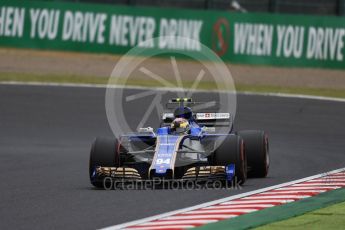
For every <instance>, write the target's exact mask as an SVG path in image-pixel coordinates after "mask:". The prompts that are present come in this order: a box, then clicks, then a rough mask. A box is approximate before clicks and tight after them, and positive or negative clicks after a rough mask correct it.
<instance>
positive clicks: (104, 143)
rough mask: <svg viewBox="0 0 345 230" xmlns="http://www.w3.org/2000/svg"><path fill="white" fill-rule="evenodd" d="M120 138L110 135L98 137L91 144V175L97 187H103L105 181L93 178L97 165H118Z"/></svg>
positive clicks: (93, 183) (92, 182)
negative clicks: (110, 136)
mask: <svg viewBox="0 0 345 230" xmlns="http://www.w3.org/2000/svg"><path fill="white" fill-rule="evenodd" d="M118 159H119V158H118V140H117V139H115V138H109V137H97V138H96V139H95V141H94V142H93V144H92V146H91V151H90V162H89V176H90V182H91V184H92V185H94V186H95V187H99V188H100V187H103V183H102V182H99V181H97V182H96V181H93V180H92V178H91V175H92V172H93V170H94V168H95V167H97V166H102V167H118V166H119V161H118Z"/></svg>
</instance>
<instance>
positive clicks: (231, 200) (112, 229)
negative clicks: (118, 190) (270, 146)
mask: <svg viewBox="0 0 345 230" xmlns="http://www.w3.org/2000/svg"><path fill="white" fill-rule="evenodd" d="M344 170H345V168H340V169H336V170H332V171H330V172H327V173H320V174H317V175H314V176H310V177H305V178H302V179H299V180H294V181H290V182H286V183H282V184H278V185H274V186H270V187H266V188H262V189H258V190H254V191H250V192H246V193H242V194H238V195H234V196H229V197H225V198H222V199H219V200H215V201H211V202H206V203H203V204H199V205H195V206H192V207H188V208H183V209H179V210H175V211H171V212H166V213H163V214H159V215H155V216H151V217H147V218H143V219H139V220H134V221H131V222H127V223H123V224H119V225H114V226H110V227H107V228H104V229H107V230H115V229H122V228H126V227H129V226H134V225H139V224H142V223H145V222H149V221H153V220H157V219H161V218H165V217H168V216H172V215H176V214H181V213H186V212H190V211H193V210H196V209H201V208H205V207H208V206H211V205H216V204H220V203H223V204H244V203H245V202H247V203H250V202H255V203H256V204H261V203H269V202H271V203H286V202H292V201H294V200H293V199H292V200H291V199H290V200H289V199H286V200H282V199H269V200H268V199H267V200H253V201H251V200H245V201H244V202H243V201H234V200H236V199H239V198H243V197H246V196H250V195H254V194H258V193H262V192H266V191H269V190H273V189H278V188H282V187H286V186H291V185H294V184H297V183H302V182H305V181H308V180H313V179H316V178H320V177H324V176H327V175H328V174H334V173H339V172H342V171H344Z"/></svg>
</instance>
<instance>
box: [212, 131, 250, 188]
mask: <svg viewBox="0 0 345 230" xmlns="http://www.w3.org/2000/svg"><path fill="white" fill-rule="evenodd" d="M229 164H235V178H236V179H237V183H239V184H240V185H242V184H243V183H244V182H245V181H246V179H247V158H246V153H245V147H244V141H243V140H242V138H241V137H240V136H237V135H230V136H226V137H225V139H224V141H223V142H222V143H221V144H220V146H219V147H218V148H217V150H216V151H215V153H214V165H219V166H226V165H229Z"/></svg>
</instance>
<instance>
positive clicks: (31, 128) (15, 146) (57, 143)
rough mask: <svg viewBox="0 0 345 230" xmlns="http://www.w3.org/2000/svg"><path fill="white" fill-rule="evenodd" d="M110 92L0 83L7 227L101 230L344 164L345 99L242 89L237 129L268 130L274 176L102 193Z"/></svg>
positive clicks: (0, 201) (2, 224)
mask: <svg viewBox="0 0 345 230" xmlns="http://www.w3.org/2000/svg"><path fill="white" fill-rule="evenodd" d="M104 93H105V89H102V88H80V87H52V86H49V87H47V86H44V87H42V86H20V85H0V163H1V166H0V179H1V185H0V186H1V187H0V190H1V195H0V216H1V221H0V229H96V228H101V227H106V226H110V225H114V224H120V223H123V222H127V221H131V220H135V219H139V218H143V217H148V216H151V215H155V214H159V213H162V212H167V211H172V210H175V209H179V208H184V207H188V206H191V205H196V204H199V203H203V202H206V201H211V200H215V199H218V198H222V197H225V196H229V195H234V194H237V193H242V192H247V191H250V190H255V189H258V188H262V187H267V186H269V185H275V184H279V183H282V182H286V181H291V180H294V179H298V178H303V177H306V176H311V175H314V174H317V173H322V172H326V171H329V170H333V169H336V168H341V167H344V166H345V141H344V140H345V131H344V127H345V106H344V105H345V104H344V103H342V102H332V101H321V100H310V99H298V98H282V97H268V96H249V95H247V96H245V95H240V96H238V112H237V115H236V129H264V130H266V131H267V132H268V134H269V136H270V153H271V168H270V174H269V177H268V178H265V179H251V180H248V182H247V183H246V184H245V186H244V187H243V189H242V190H236V191H234V190H231V191H229V190H183V191H182V190H139V191H138V190H130V191H103V190H97V189H94V188H93V187H92V186H91V185H90V183H89V178H88V160H89V149H90V145H91V142H92V141H93V139H94V137H95V136H107V135H112V133H111V131H110V129H109V126H108V123H107V119H106V115H105V108H104ZM206 96H207V95H206ZM135 111H136V112H137V113H134V111H133V115H132V116H130V117H129V119H135V118H136V117H138V116H141V114H142V113H143V111H145V108H142V107H137V108H136V110H135ZM138 111H139V112H138ZM154 121H155V120H154V119H151V120H150V121H149V122H154ZM155 123H156V122H155Z"/></svg>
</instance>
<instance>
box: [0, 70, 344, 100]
mask: <svg viewBox="0 0 345 230" xmlns="http://www.w3.org/2000/svg"><path fill="white" fill-rule="evenodd" d="M5 81H20V82H53V83H77V84H82V83H84V84H107V83H108V77H105V76H103V77H102V76H78V75H56V74H55V75H54V74H27V73H24V74H22V73H0V82H5ZM117 83H118V84H120V85H123V84H125V83H126V84H127V85H133V86H142V87H161V85H160V84H159V83H158V82H156V81H154V80H146V79H130V80H129V81H127V82H125V81H124V80H123V79H121V78H120V80H119V81H118V82H117ZM192 84H193V82H183V85H184V87H185V88H189V87H191V86H192ZM198 89H204V90H213V89H217V88H216V85H215V83H213V82H201V84H200V85H199V86H198ZM236 90H237V91H238V92H244V91H246V92H257V93H286V94H305V95H314V96H325V97H336V98H345V90H339V89H337V90H336V89H321V88H309V87H303V88H297V87H279V86H270V85H267V86H263V85H241V84H236Z"/></svg>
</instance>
